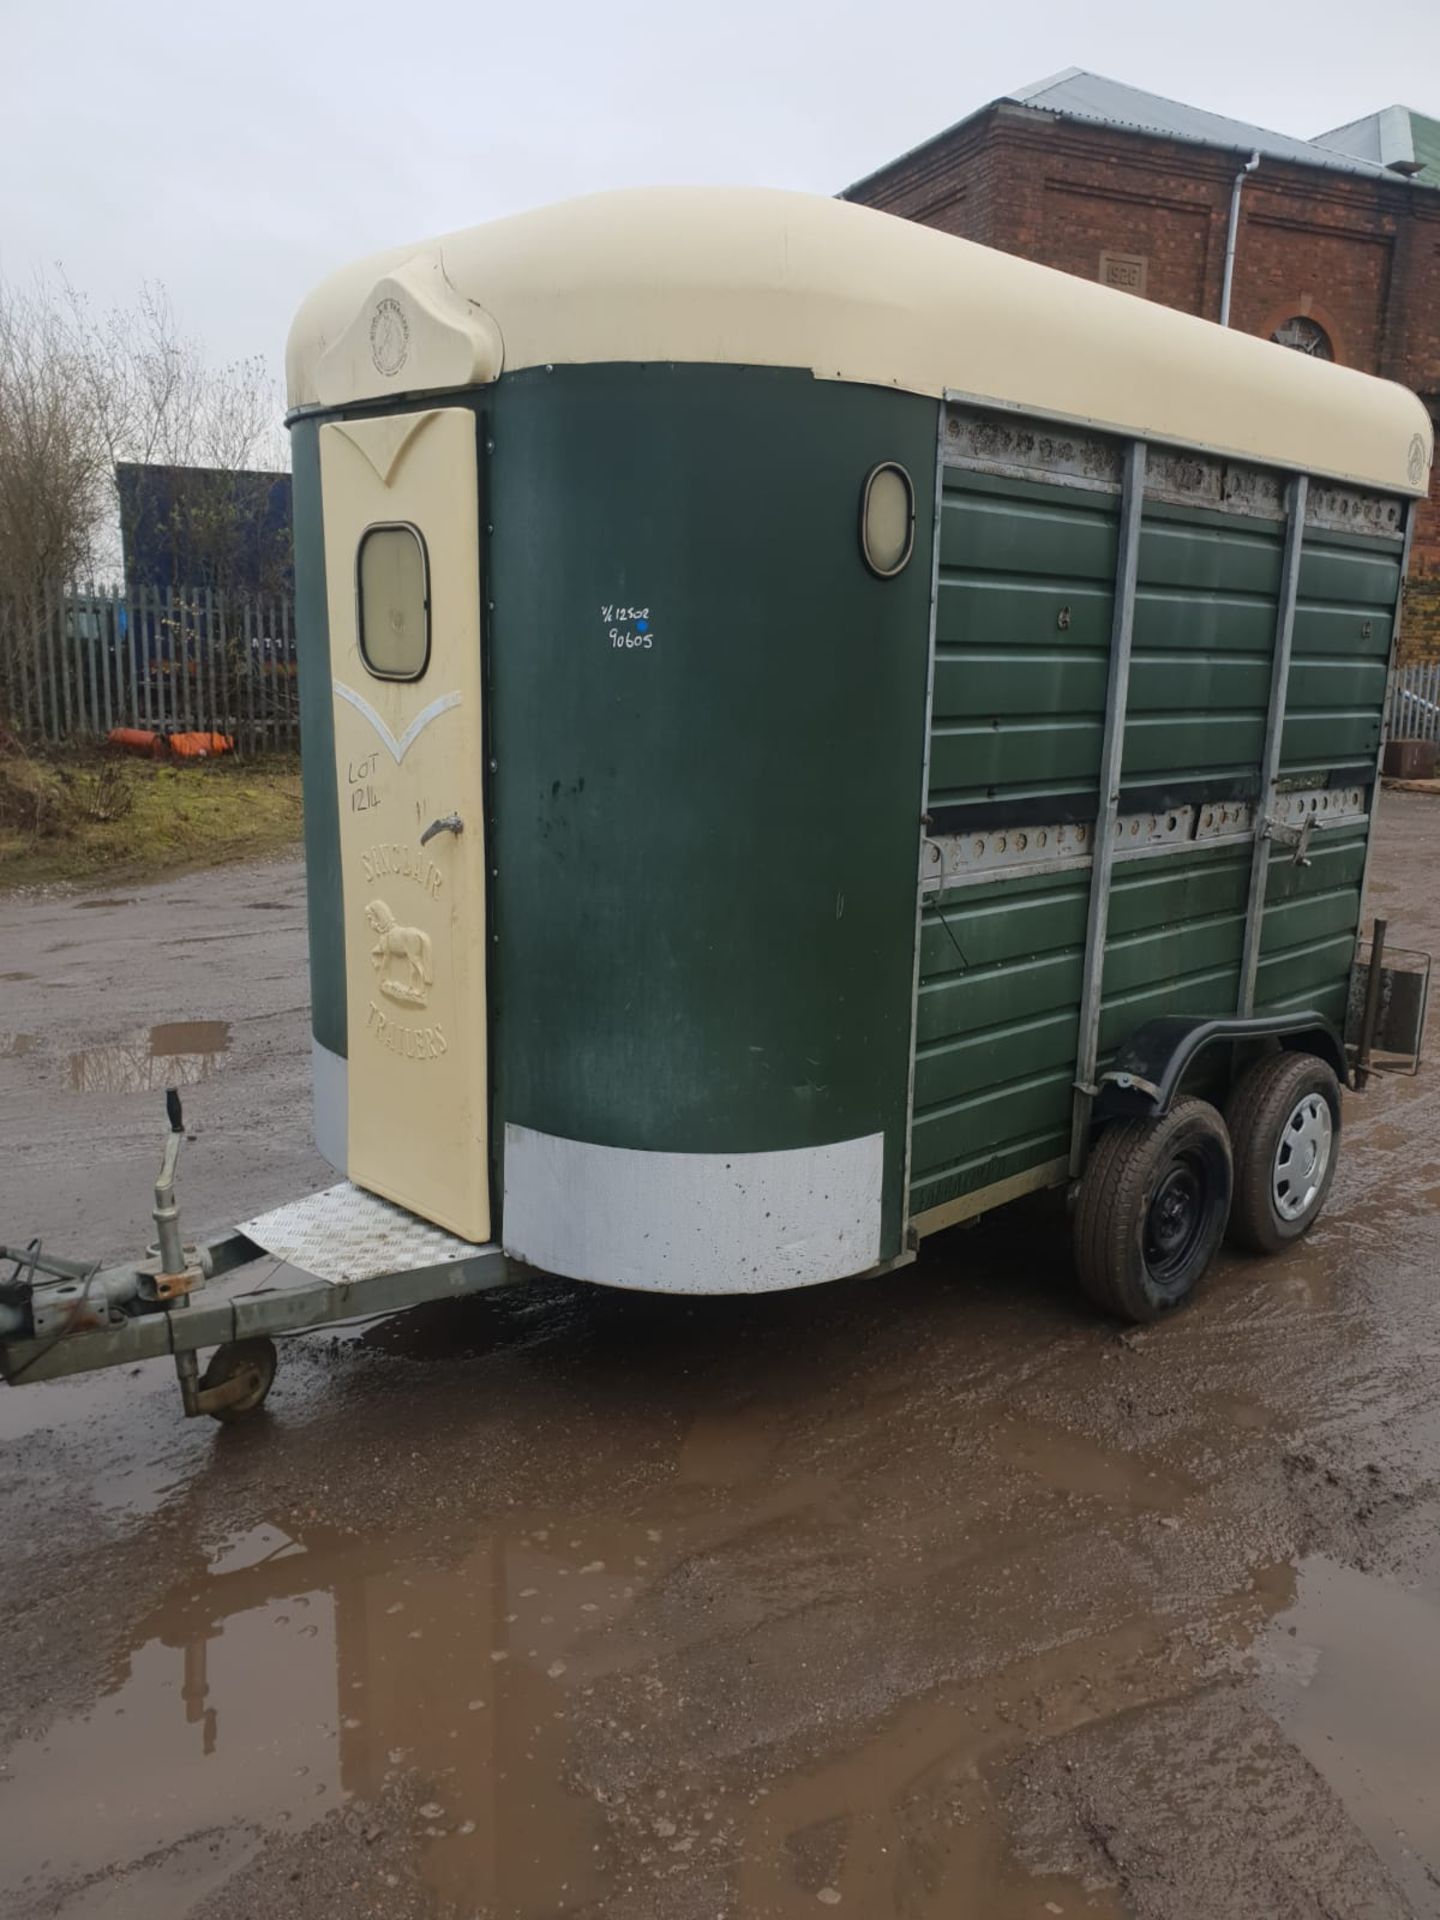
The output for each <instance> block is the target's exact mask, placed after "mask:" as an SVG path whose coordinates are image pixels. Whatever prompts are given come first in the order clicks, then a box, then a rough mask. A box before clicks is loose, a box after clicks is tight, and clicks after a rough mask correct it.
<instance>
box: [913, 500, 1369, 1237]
mask: <svg viewBox="0 0 1440 1920" xmlns="http://www.w3.org/2000/svg"><path fill="white" fill-rule="evenodd" d="M1113 516H1114V506H1113V502H1112V501H1110V500H1109V499H1106V498H1097V497H1096V496H1093V495H1087V494H1085V493H1083V492H1078V491H1071V490H1068V489H1060V488H1056V489H1046V488H1043V487H1037V486H1027V485H1022V484H1020V483H1013V484H1012V483H1009V482H1004V481H998V480H984V481H980V480H974V479H969V478H966V479H961V478H958V477H953V476H952V477H950V478H948V479H947V494H946V505H945V513H944V532H943V534H942V550H941V573H940V599H939V609H938V614H937V639H938V644H937V655H936V672H935V699H934V710H933V714H934V726H933V736H932V748H931V796H932V800H938V801H940V802H941V803H943V802H945V801H947V800H955V799H964V798H978V797H985V798H988V799H993V800H998V801H1001V802H1003V801H1004V800H1006V799H1018V798H1020V797H1022V796H1035V797H1054V798H1056V799H1057V800H1059V799H1060V798H1062V797H1065V796H1067V795H1068V796H1070V797H1071V798H1072V799H1073V798H1074V797H1076V796H1081V797H1083V796H1085V795H1087V794H1093V792H1094V784H1095V771H1096V767H1097V765H1098V758H1099V747H1100V733H1101V727H1102V723H1103V710H1104V701H1105V690H1106V681H1107V677H1108V647H1109V625H1110V617H1111V604H1110V594H1109V591H1108V584H1109V569H1110V567H1111V566H1112V565H1113V558H1114V538H1113V535H1114V517H1113ZM1047 543H1049V544H1047ZM1283 544H1284V528H1283V526H1282V525H1281V524H1279V523H1278V522H1266V521H1251V522H1247V523H1245V524H1236V523H1235V522H1234V521H1227V520H1225V519H1224V518H1223V516H1220V515H1217V514H1214V513H1207V512H1199V511H1194V512H1192V511H1186V510H1180V509H1173V508H1168V507H1160V506H1155V505H1153V504H1152V505H1150V506H1147V508H1146V517H1145V522H1144V526H1143V529H1142V535H1141V546H1140V556H1139V586H1138V595H1137V604H1136V614H1135V629H1134V641H1133V656H1132V671H1131V684H1130V694H1129V709H1128V719H1127V727H1126V733H1125V748H1124V765H1123V779H1124V782H1125V784H1126V785H1127V786H1142V785H1143V786H1154V785H1157V784H1159V783H1161V782H1165V783H1174V784H1176V785H1177V786H1178V785H1182V784H1183V783H1184V782H1185V781H1186V780H1201V779H1210V778H1213V777H1215V776H1221V777H1223V778H1226V779H1229V778H1233V779H1234V780H1235V781H1236V783H1237V785H1244V786H1248V787H1250V788H1252V789H1254V788H1256V787H1258V785H1259V781H1260V774H1261V766H1260V759H1261V754H1262V751H1263V744H1264V734H1265V722H1266V713H1267V709H1268V705H1269V699H1270V685H1271V660H1272V653H1273V647H1274V641H1275V624H1276V611H1277V602H1278V596H1279V590H1280V578H1281V568H1282V561H1283ZM1397 582H1398V570H1397V568H1396V566H1395V557H1394V555H1393V554H1392V553H1390V552H1389V551H1380V550H1379V549H1378V547H1377V543H1375V542H1370V543H1368V544H1367V543H1366V542H1364V541H1360V540H1356V539H1347V538H1345V537H1341V536H1333V537H1332V536H1326V537H1325V538H1323V539H1321V538H1319V537H1318V536H1315V535H1313V534H1312V535H1311V537H1310V540H1309V542H1307V546H1306V549H1305V554H1304V565H1303V567H1302V574H1301V582H1300V596H1301V597H1300V605H1299V609H1298V613H1297V619H1296V628H1295V651H1294V655H1293V666H1292V675H1291V681H1290V702H1289V708H1288V711H1287V716H1286V726H1285V735H1284V743H1285V750H1286V753H1287V756H1291V757H1299V758H1301V759H1303V760H1304V761H1305V762H1306V763H1307V764H1311V763H1313V764H1315V765H1317V766H1318V767H1320V768H1322V769H1324V770H1326V771H1328V770H1329V769H1330V768H1331V767H1334V766H1337V765H1343V764H1344V763H1345V762H1346V760H1347V759H1349V758H1350V757H1352V756H1357V755H1361V754H1365V753H1373V750H1374V739H1375V734H1374V729H1375V728H1376V727H1377V726H1378V723H1379V712H1380V706H1381V703H1382V700H1383V696H1384V687H1385V660H1386V654H1387V650H1388V646H1389V636H1390V614H1391V607H1392V605H1393V599H1394V591H1395V587H1396V585H1397ZM1062 615H1063V618H1062ZM1031 817H1032V818H1033V815H1032V816H1031ZM997 830H998V829H997ZM1005 830H1006V831H1009V830H1010V829H1008V828H1007V829H1005ZM1036 830H1037V829H1035V828H1033V827H1032V828H1030V829H1029V831H1031V832H1034V831H1036ZM1364 850H1365V832H1364V829H1363V828H1361V829H1355V830H1352V831H1349V832H1344V833H1337V832H1336V831H1335V830H1334V829H1331V830H1329V831H1328V833H1327V834H1323V835H1318V836H1317V837H1316V839H1315V841H1314V842H1313V844H1312V847H1311V864H1310V865H1309V866H1306V867H1297V866H1295V864H1294V861H1293V858H1292V855H1291V852H1290V851H1289V850H1288V849H1281V850H1278V851H1277V852H1276V853H1275V854H1274V855H1273V857H1272V860H1271V864H1270V870H1269V886H1270V893H1269V905H1268V910H1267V913H1266V919H1265V926H1264V937H1263V942H1262V955H1261V964H1260V979H1259V986H1258V1000H1257V1004H1258V1006H1259V1007H1260V1008H1262V1009H1263V1008H1265V1007H1275V1008H1281V1007H1290V1006H1314V1007H1317V1008H1318V1009H1319V1010H1320V1011H1321V1012H1322V1013H1326V1014H1328V1015H1329V1016H1330V1017H1332V1018H1334V1019H1336V1020H1337V1022H1338V1021H1339V1020H1341V1019H1342V1018H1343V1014H1344V1001H1345V994H1346V986H1347V980H1348V973H1349V967H1350V961H1351V956H1352V953H1353V947H1354V938H1355V928H1356V923H1357V919H1358V912H1359V886H1360V878H1361V870H1362V867H1363V863H1364ZM1250 866H1251V849H1250V845H1249V843H1248V842H1241V843H1238V844H1236V845H1233V846H1223V847H1214V846H1207V845H1203V844H1201V845H1196V846H1193V847H1187V848H1184V849H1177V850H1173V851H1165V852H1160V853H1156V854H1153V855H1143V856H1141V857H1138V858H1134V859H1124V858H1122V859H1121V860H1120V861H1119V862H1118V863H1117V865H1116V868H1115V873H1114V879H1113V883H1112V893H1111V900H1110V907H1109V937H1108V941H1107V948H1106V964H1105V973H1104V983H1103V997H1102V1010H1101V1026H1100V1054H1101V1064H1102V1067H1103V1066H1104V1065H1105V1064H1106V1063H1107V1062H1108V1060H1109V1058H1111V1057H1112V1056H1113V1054H1114V1051H1115V1049H1116V1048H1117V1047H1118V1046H1119V1045H1120V1043H1121V1042H1122V1041H1123V1040H1124V1039H1125V1038H1126V1037H1127V1035H1129V1034H1130V1033H1131V1032H1132V1031H1133V1030H1134V1029H1135V1028H1136V1027H1137V1026H1139V1025H1140V1024H1142V1023H1143V1022H1144V1021H1146V1020H1148V1019H1152V1018H1155V1017H1158V1016H1160V1015H1164V1014H1176V1013H1181V1014H1183V1013H1192V1014H1196V1015H1202V1016H1203V1015H1224V1014H1229V1013H1231V1012H1233V1010H1234V1008H1235V1005H1236V1002H1237V999H1238V995H1239V988H1240V965H1241V955H1242V950H1243V946H1244V926H1245V909H1246V902H1247V898H1248V893H1249V884H1250ZM1089 886H1090V878H1089V874H1088V872H1085V871H1078V872H1073V873H1069V874H1062V875H1058V876H1056V875H1046V874H1044V873H1029V874H1026V875H1025V876H1023V877H1018V876H1017V877H1012V878H1010V879H1007V880H1003V881H995V882H993V883H990V884H987V885H982V886H975V887H969V888H957V889H954V890H952V891H951V892H950V893H949V894H948V895H947V896H945V897H944V898H943V899H942V900H941V901H940V902H938V903H937V902H935V901H931V902H930V903H929V904H927V905H926V907H925V909H924V912H923V915H922V923H921V984H920V997H919V1007H918V1013H917V1049H916V1062H915V1113H914V1131H913V1152H912V1166H911V1211H912V1213H920V1212H923V1211H925V1209H926V1208H928V1207H934V1206H939V1205H941V1204H943V1203H944V1202H946V1201H948V1200H951V1199H954V1198H956V1197H958V1196H960V1195H962V1194H965V1193H969V1192H973V1191H975V1190H977V1189H979V1188H982V1187H985V1186H988V1185H991V1184H992V1183H994V1182H997V1181H1001V1180H1004V1179H1006V1178H1008V1177H1009V1176H1011V1175H1012V1174H1015V1173H1019V1172H1022V1171H1024V1170H1026V1169H1028V1168H1030V1167H1033V1166H1037V1165H1040V1164H1043V1163H1045V1162H1048V1161H1051V1160H1054V1159H1057V1158H1059V1157H1060V1156H1062V1155H1063V1154H1064V1153H1065V1151H1066V1148H1067V1145H1068V1136H1069V1121H1070V1110H1071V1099H1072V1083H1073V1078H1074V1070H1075V1069H1074V1062H1075V1049H1076V1043H1077V1038H1078V1024H1079V996H1080V983H1081V973H1082V961H1083V945H1084V937H1085V926H1086V914H1087V905H1088V898H1089Z"/></svg>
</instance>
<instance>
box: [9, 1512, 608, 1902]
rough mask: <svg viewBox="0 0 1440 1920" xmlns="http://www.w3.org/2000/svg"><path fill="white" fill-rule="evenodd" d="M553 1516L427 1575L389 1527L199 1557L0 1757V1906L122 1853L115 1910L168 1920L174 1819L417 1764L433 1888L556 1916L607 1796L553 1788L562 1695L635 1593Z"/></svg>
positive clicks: (579, 1884)
mask: <svg viewBox="0 0 1440 1920" xmlns="http://www.w3.org/2000/svg"><path fill="white" fill-rule="evenodd" d="M548 1534H549V1529H548V1528H545V1527H541V1528H539V1529H537V1530H536V1531H535V1532H534V1533H531V1534H522V1535H520V1536H518V1537H516V1538H515V1539H514V1540H512V1541H509V1542H505V1543H499V1542H495V1543H491V1542H486V1543H484V1544H482V1545H480V1546H478V1547H477V1548H476V1549H474V1550H473V1551H472V1552H471V1553H470V1554H469V1555H468V1556H467V1557H466V1558H464V1559H463V1560H461V1561H460V1563H459V1564H458V1565H456V1566H453V1567H449V1568H444V1569H440V1568H436V1567H434V1566H431V1565H427V1564H426V1563H425V1560H424V1559H423V1557H421V1550H420V1549H419V1548H416V1549H415V1557H409V1555H408V1554H407V1551H406V1547H405V1545H404V1543H399V1544H397V1543H394V1542H390V1543H385V1544H382V1545H376V1544H374V1543H367V1542H364V1541H356V1540H353V1539H347V1540H340V1541H335V1540H325V1541H323V1542H319V1543H316V1544H309V1545H307V1544H306V1543H304V1542H302V1541H298V1540H295V1539H292V1538H291V1537H290V1536H288V1535H287V1534H285V1533H283V1532H281V1531H280V1530H279V1529H278V1528H276V1527H271V1526H265V1527H260V1528H257V1529H255V1530H254V1531H253V1532H252V1533H250V1534H247V1535H245V1536H244V1537H243V1538H242V1539H240V1540H238V1541H236V1542H234V1543H232V1544H231V1545H230V1546H229V1547H228V1548H227V1549H226V1550H225V1551H224V1552H223V1553H222V1554H220V1555H218V1556H217V1557H216V1558H215V1559H214V1560H213V1561H212V1562H211V1563H210V1565H209V1567H208V1568H207V1567H204V1566H201V1565H197V1567H196V1569H195V1571H194V1573H193V1574H192V1575H191V1576H190V1577H189V1578H186V1579H182V1580H181V1581H180V1582H179V1584H178V1585H177V1586H176V1587H175V1588H174V1589H173V1590H172V1592H171V1594H170V1596H169V1598H168V1599H167V1600H166V1601H165V1602H164V1603H163V1604H162V1605H161V1606H160V1607H159V1608H158V1609H157V1611H156V1613H155V1615H154V1616H152V1617H151V1618H150V1619H149V1620H146V1621H142V1622H140V1623H138V1631H139V1633H140V1634H141V1635H143V1636H145V1637H144V1638H143V1641H142V1644H141V1645H140V1646H139V1649H138V1651H137V1652H136V1653H135V1654H133V1655H132V1657H131V1659H130V1663H129V1671H128V1673H127V1675H126V1677H125V1679H124V1680H123V1681H122V1682H121V1684H120V1685H119V1686H118V1687H117V1688H116V1689H115V1691H114V1692H112V1693H111V1694H109V1695H108V1696H107V1697H105V1698H104V1699H102V1700H101V1701H100V1702H99V1703H98V1704H97V1705H96V1706H95V1707H94V1708H93V1709H92V1710H91V1711H90V1712H89V1713H87V1714H84V1715H81V1716H77V1717H75V1718H74V1719H71V1720H65V1721H61V1722H60V1723H59V1724H58V1725H56V1726H55V1727H53V1728H52V1729H51V1730H50V1732H49V1733H47V1734H46V1735H45V1736H44V1737H43V1738H41V1739H38V1740H30V1741H22V1742H20V1743H19V1744H17V1745H16V1746H15V1747H13V1748H11V1749H10V1750H9V1752H8V1753H7V1754H6V1756H5V1774H6V1783H5V1786H4V1789H3V1792H4V1804H5V1808H6V1829H7V1833H8V1835H9V1836H10V1837H9V1839H8V1840H7V1842H6V1846H5V1848H4V1850H3V1854H0V1907H4V1906H5V1904H6V1898H7V1896H8V1897H13V1896H14V1895H15V1894H17V1893H18V1892H19V1891H20V1890H21V1889H22V1888H25V1890H26V1891H28V1892H30V1893H32V1894H33V1893H34V1892H35V1891H36V1890H37V1888H38V1887H39V1885H40V1884H41V1883H42V1882H51V1881H54V1880H74V1879H77V1878H82V1877H84V1876H86V1875H89V1874H93V1873H100V1872H102V1871H105V1870H107V1869H113V1870H114V1871H115V1873H116V1875H117V1881H116V1883H115V1884H114V1886H113V1890H112V1894H111V1897H110V1904H109V1905H108V1906H107V1908H106V1912H107V1915H109V1916H114V1915H121V1914H129V1913H130V1912H131V1911H133V1912H134V1913H135V1914H136V1916H137V1920H139V1916H141V1915H143V1916H144V1920H164V1916H168V1915H171V1914H174V1915H176V1916H177V1920H178V1916H179V1915H180V1914H181V1913H183V1912H184V1911H185V1910H186V1906H187V1904H188V1903H189V1901H190V1900H192V1899H193V1897H194V1888H193V1886H187V1887H185V1888H183V1889H182V1888H181V1887H179V1886H178V1885H176V1884H174V1882H173V1878H172V1876H171V1875H170V1872H169V1867H168V1862H167V1859H166V1858H165V1849H167V1848H169V1847H171V1846H174V1845H177V1844H178V1843H180V1842H181V1841H183V1840H184V1838H185V1837H186V1836H187V1835H190V1834H194V1833H196V1832H197V1831H199V1830H202V1829H206V1828H212V1827H213V1828H221V1827H226V1826H229V1825H231V1823H234V1822H244V1823H247V1824H250V1825H253V1826H255V1827H264V1828H270V1829H272V1830H282V1831H288V1832H292V1833H293V1832H295V1831H297V1830H299V1829H302V1828H303V1827H305V1826H307V1825H309V1824H310V1823H311V1822H313V1821H314V1820H317V1819H319V1818H320V1817H321V1816H323V1815H324V1814H326V1813H328V1812H330V1811H331V1810H332V1809H333V1808H335V1807H336V1806H337V1805H340V1804H342V1803H343V1802H344V1801H345V1800H347V1799H348V1798H349V1797H350V1796H352V1795H358V1796H359V1797H361V1798H362V1799H365V1800H371V1799H374V1798H375V1796H376V1795H377V1794H378V1793H379V1792H380V1790H381V1789H382V1787H383V1786H384V1785H385V1783H386V1782H387V1781H388V1780H390V1779H393V1778H395V1777H397V1776H400V1775H412V1774H413V1775H414V1776H415V1777H416V1778H418V1779H419V1780H420V1781H421V1782H422V1783H423V1785H424V1789H425V1792H426V1793H427V1794H428V1795H429V1796H430V1798H429V1799H428V1800H427V1801H426V1802H425V1804H424V1805H423V1806H422V1808H421V1815H422V1826H421V1834H422V1836H424V1837H425V1839H426V1842H427V1848H428V1851H427V1858H426V1877H427V1879H428V1880H429V1881H430V1884H431V1886H432V1889H433V1891H434V1892H435V1894H436V1895H437V1896H438V1897H439V1898H440V1900H441V1901H442V1902H453V1903H458V1909H457V1910H461V1911H464V1912H467V1913H468V1912H471V1911H474V1910H476V1909H477V1908H478V1909H480V1910H491V1907H492V1903H493V1909H494V1910H495V1911H503V1912H505V1913H507V1914H515V1915H530V1914H537V1915H538V1914H545V1915H547V1916H548V1915H551V1914H561V1913H564V1912H566V1911H568V1910H570V1909H571V1908H573V1907H582V1906H584V1905H585V1904H586V1903H587V1902H589V1901H592V1900H594V1899H596V1898H597V1897H598V1894H599V1891H600V1888H599V1886H598V1880H597V1876H598V1871H599V1868H598V1862H599V1854H598V1851H597V1847H598V1843H599V1842H600V1841H601V1839H602V1838H603V1834H604V1809H603V1808H602V1807H601V1806H600V1805H599V1804H598V1802H596V1801H593V1800H590V1799H588V1798H587V1799H583V1800H582V1799H580V1798H579V1797H578V1796H576V1795H574V1794H572V1793H570V1792H569V1791H568V1790H567V1789H566V1788H565V1786H564V1785H563V1784H562V1782H561V1769H562V1763H563V1759H564V1751H565V1749H564V1742H565V1737H566V1732H567V1721H568V1715H567V1712H566V1700H567V1693H568V1691H569V1690H570V1689H571V1688H572V1687H577V1686H578V1687H584V1686H585V1685H586V1683H587V1681H588V1680H589V1679H592V1678H593V1677H594V1673H595V1671H596V1669H595V1667H594V1666H593V1664H592V1661H593V1654H592V1651H591V1648H590V1646H589V1642H590V1641H591V1640H592V1637H594V1636H595V1634H596V1629H597V1628H602V1627H605V1626H607V1625H611V1624H613V1623H614V1622H615V1620H616V1618H617V1616H618V1615H619V1614H620V1613H622V1612H623V1611H624V1609H625V1606H626V1603H627V1599H628V1596H629V1595H630V1594H632V1593H633V1591H634V1589H633V1587H629V1588H627V1586H626V1582H625V1579H624V1577H623V1576H622V1575H621V1574H620V1573H619V1572H616V1573H607V1572H606V1571H605V1570H604V1567H603V1565H602V1563H601V1561H600V1559H599V1558H598V1557H597V1556H595V1555H594V1553H593V1542H591V1541H589V1540H583V1539H582V1540H579V1541H576V1542H575V1544H574V1546H573V1547H572V1546H571V1545H570V1544H569V1543H568V1542H567V1543H565V1545H564V1546H563V1547H560V1548H558V1549H556V1548H553V1547H552V1546H551V1545H549V1544H547V1537H548ZM639 1538H640V1539H641V1540H643V1539H644V1535H643V1533H640V1534H639ZM608 1550H609V1551H610V1552H611V1554H612V1555H613V1554H614V1552H615V1542H614V1539H613V1535H612V1538H611V1541H610V1545H609V1549H608ZM631 1560H632V1564H633V1556H631ZM79 1805H83V1806H84V1807H85V1808H86V1809H87V1813H86V1817H85V1819H84V1820H77V1819H76V1818H75V1817H74V1810H75V1808H76V1807H77V1806H79ZM121 1876H123V1878H122V1877H121ZM27 1882H28V1883H29V1885H28V1887H27V1885H26V1883H27ZM182 1894H183V1898H182ZM446 1910H447V1911H448V1910H450V1909H449V1907H448V1906H447V1908H446Z"/></svg>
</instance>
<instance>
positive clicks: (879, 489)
mask: <svg viewBox="0 0 1440 1920" xmlns="http://www.w3.org/2000/svg"><path fill="white" fill-rule="evenodd" d="M914 545H915V489H914V488H913V487H912V486H911V484H910V476H909V474H908V473H907V472H906V471H905V469H904V467H901V466H897V465H896V464H895V462H894V461H893V460H886V461H883V462H882V463H881V465H880V466H878V467H874V468H872V469H871V472H870V475H869V477H868V478H867V480H866V482H865V492H864V494H863V495H862V496H861V500H860V547H861V550H862V552H863V553H864V555H865V564H866V566H867V567H869V569H870V571H871V572H872V573H878V574H879V575H880V577H881V578H882V579H886V580H888V579H889V578H890V576H891V575H892V574H896V573H899V572H900V570H901V568H902V567H903V566H904V565H905V563H906V562H907V561H908V560H909V558H910V554H911V551H912V549H913V548H914Z"/></svg>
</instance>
